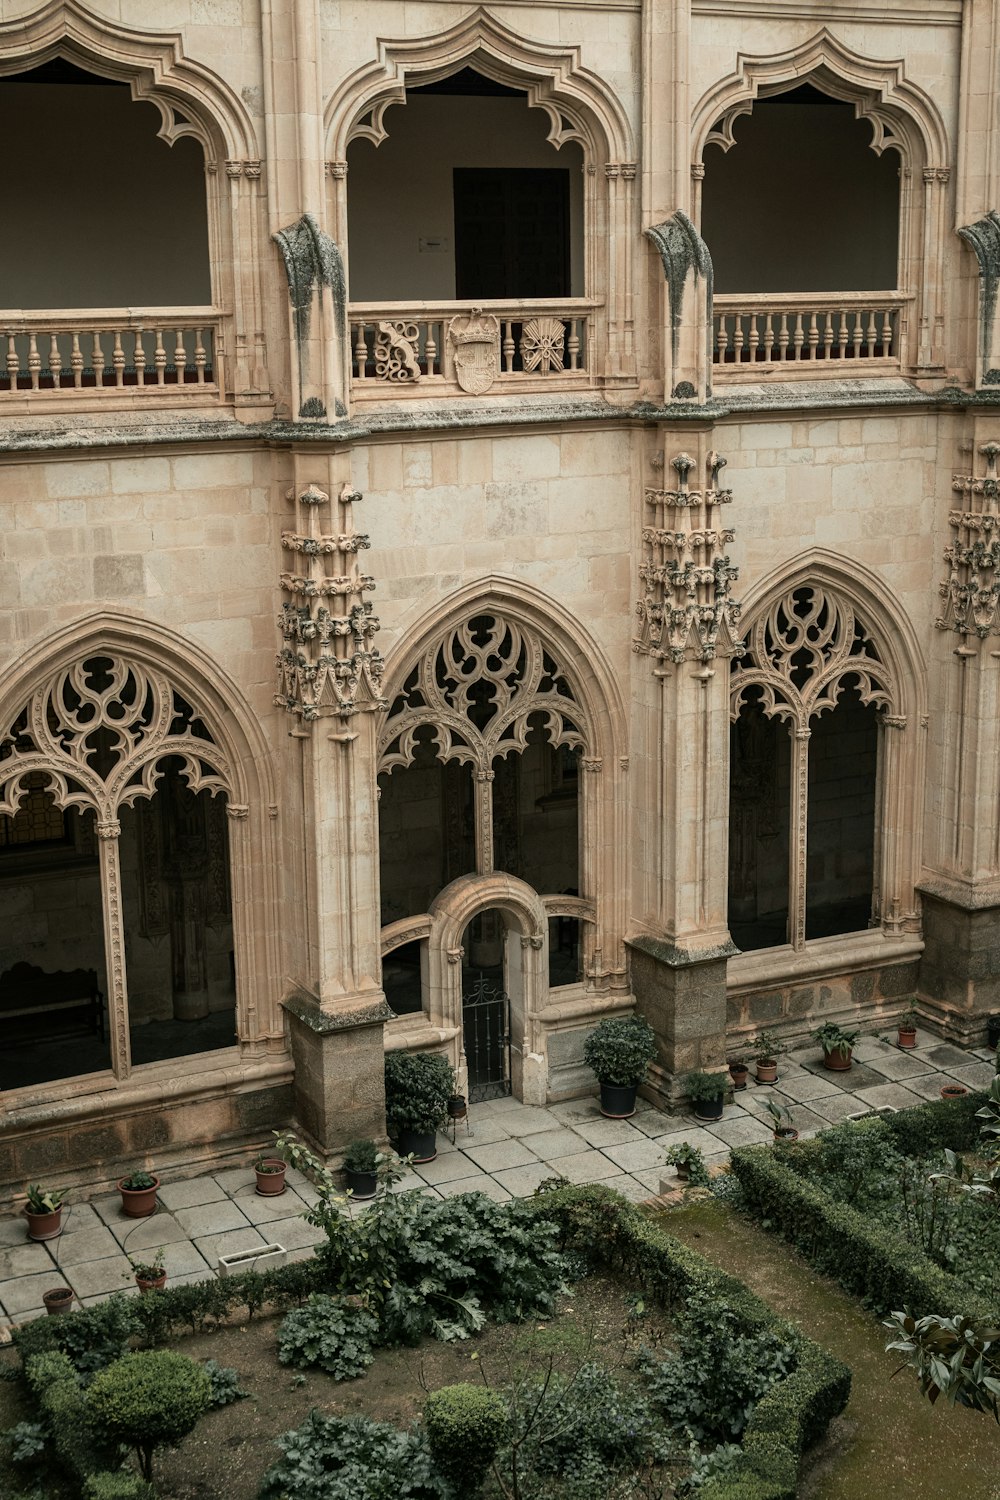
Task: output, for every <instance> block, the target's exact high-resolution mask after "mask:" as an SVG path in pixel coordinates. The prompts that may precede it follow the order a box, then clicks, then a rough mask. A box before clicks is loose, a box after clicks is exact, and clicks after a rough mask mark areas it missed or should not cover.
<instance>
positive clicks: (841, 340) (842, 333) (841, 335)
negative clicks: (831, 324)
mask: <svg viewBox="0 0 1000 1500" xmlns="http://www.w3.org/2000/svg"><path fill="white" fill-rule="evenodd" d="M849 337H850V334H849V333H848V331H847V313H846V311H845V309H844V308H841V309H840V329H839V332H838V333H837V347H838V348H839V350H840V357H841V359H846V358H847V340H848V339H849Z"/></svg>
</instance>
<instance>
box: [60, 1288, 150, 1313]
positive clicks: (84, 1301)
mask: <svg viewBox="0 0 1000 1500" xmlns="http://www.w3.org/2000/svg"><path fill="white" fill-rule="evenodd" d="M117 1295H118V1296H120V1297H141V1296H142V1293H141V1292H140V1290H139V1288H138V1287H137V1286H136V1284H135V1282H133V1283H132V1285H131V1286H123V1287H122V1289H121V1291H120V1292H119V1293H118V1294H117ZM107 1300H108V1298H107V1294H106V1293H105V1292H98V1293H97V1295H96V1296H93V1297H78V1298H77V1299H76V1302H74V1303H73V1307H74V1310H75V1309H76V1308H77V1307H96V1306H97V1304H98V1303H99V1302H107Z"/></svg>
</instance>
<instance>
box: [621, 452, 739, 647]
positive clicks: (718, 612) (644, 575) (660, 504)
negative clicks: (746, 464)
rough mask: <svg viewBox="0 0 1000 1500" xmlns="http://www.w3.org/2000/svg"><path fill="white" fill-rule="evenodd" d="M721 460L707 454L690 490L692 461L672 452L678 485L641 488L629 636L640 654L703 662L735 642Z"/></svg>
mask: <svg viewBox="0 0 1000 1500" xmlns="http://www.w3.org/2000/svg"><path fill="white" fill-rule="evenodd" d="M725 463H726V460H725V459H724V458H720V456H719V455H718V454H717V453H710V454H709V455H708V460H707V464H706V471H707V472H706V479H707V483H706V485H705V487H704V488H703V489H690V488H689V487H688V477H689V475H690V473H691V470H692V469H693V468H694V467H695V461H694V459H693V458H691V457H690V456H689V455H688V454H687V453H678V454H677V456H676V457H675V458H674V459H672V460H671V467H672V468H673V469H674V470H675V471H676V474H677V488H676V489H673V490H659V489H647V490H646V505H647V506H648V507H649V511H650V513H651V516H650V524H649V525H647V526H644V527H643V529H642V543H643V561H642V563H641V565H640V567H639V577H640V578H641V579H642V582H643V585H644V593H643V597H642V598H641V599H640V600H639V603H638V605H637V606H636V614H637V615H638V617H639V634H638V636H637V637H636V639H635V640H634V641H633V649H634V650H635V651H637V652H640V653H641V654H643V655H648V656H652V657H653V658H654V659H656V660H659V661H664V660H666V661H671V662H676V663H679V662H683V661H691V660H695V661H703V662H708V661H712V660H713V659H714V658H715V657H716V656H718V655H723V654H724V655H739V653H740V651H741V649H742V648H741V646H740V643H739V641H738V640H737V639H736V636H735V629H736V624H737V621H738V619H739V614H740V606H739V604H737V603H736V601H735V600H734V599H733V598H732V586H733V583H734V582H735V580H736V578H737V577H738V576H739V569H738V568H735V567H733V565H732V564H731V563H730V561H729V556H728V553H726V552H725V550H724V549H725V547H726V545H727V544H728V543H729V542H731V541H732V540H733V536H734V533H733V532H732V531H731V530H729V529H728V528H724V527H722V526H720V524H719V521H720V519H721V518H720V515H719V508H720V507H721V506H723V505H728V504H729V503H730V501H731V500H732V498H733V492H732V490H727V489H722V488H721V487H720V484H719V477H720V474H721V472H722V469H723V467H724V465H725Z"/></svg>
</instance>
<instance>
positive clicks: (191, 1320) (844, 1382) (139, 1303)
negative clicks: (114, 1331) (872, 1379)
mask: <svg viewBox="0 0 1000 1500" xmlns="http://www.w3.org/2000/svg"><path fill="white" fill-rule="evenodd" d="M523 1208H524V1210H526V1211H527V1212H528V1213H530V1214H531V1215H532V1216H536V1217H538V1218H545V1219H549V1220H555V1221H556V1222H557V1223H558V1224H559V1226H560V1228H561V1229H562V1232H563V1242H564V1248H572V1249H574V1250H576V1251H577V1252H579V1253H581V1254H583V1255H584V1256H585V1257H586V1258H587V1259H588V1260H589V1261H590V1262H591V1263H592V1264H594V1265H595V1266H600V1267H602V1268H605V1267H606V1268H610V1269H615V1270H618V1271H620V1272H621V1273H622V1274H624V1275H626V1276H628V1277H629V1278H630V1279H631V1280H633V1282H634V1283H635V1284H637V1285H638V1286H640V1287H641V1288H642V1289H643V1290H644V1291H645V1292H646V1293H647V1295H649V1296H650V1297H652V1298H654V1299H655V1300H656V1301H657V1302H658V1303H660V1304H661V1305H662V1306H664V1307H666V1308H668V1309H669V1308H674V1307H677V1306H679V1305H681V1304H683V1303H684V1302H685V1301H686V1299H687V1298H688V1297H689V1296H690V1295H692V1293H694V1292H696V1291H697V1292H703V1293H706V1294H708V1295H710V1296H712V1297H715V1298H719V1299H721V1300H724V1301H725V1302H726V1303H728V1304H729V1306H730V1307H732V1308H733V1310H734V1312H735V1313H736V1314H737V1316H738V1317H739V1318H740V1320H741V1321H742V1322H743V1324H744V1326H745V1328H746V1331H747V1332H748V1333H749V1334H753V1333H760V1332H763V1331H765V1330H767V1331H768V1332H775V1333H777V1334H778V1335H779V1336H781V1337H784V1338H791V1337H793V1336H794V1337H795V1339H796V1340H797V1341H798V1342H799V1345H800V1349H799V1357H798V1365H797V1368H796V1369H795V1371H794V1372H793V1373H792V1374H791V1375H789V1376H787V1377H786V1378H785V1379H784V1380H782V1381H780V1382H779V1383H778V1384H777V1385H776V1386H774V1388H773V1389H772V1390H771V1391H769V1392H768V1394H767V1395H766V1396H765V1397H764V1398H763V1400H761V1401H760V1402H758V1404H757V1407H756V1409H755V1410H754V1413H753V1415H752V1416H751V1418H750V1421H749V1423H748V1425H747V1428H746V1431H745V1433H744V1436H743V1450H744V1451H743V1455H742V1459H741V1462H740V1464H739V1466H738V1468H737V1470H736V1472H735V1474H733V1475H731V1476H730V1477H729V1478H727V1479H725V1480H715V1481H711V1482H709V1483H707V1484H705V1485H703V1486H702V1488H701V1490H700V1491H699V1500H795V1496H796V1492H797V1483H798V1471H799V1464H800V1460H801V1457H802V1454H803V1452H804V1451H805V1449H806V1448H807V1447H809V1446H810V1444H812V1443H813V1442H815V1441H816V1440H817V1438H819V1437H820V1436H822V1434H823V1433H824V1432H825V1431H826V1428H827V1427H828V1425H829V1423H830V1421H831V1420H832V1419H833V1417H835V1416H836V1415H837V1414H838V1413H839V1412H840V1411H842V1410H843V1408H844V1406H845V1405H846V1403H847V1398H848V1396H849V1394H850V1389H851V1371H850V1369H849V1368H848V1367H847V1365H845V1364H843V1363H842V1362H841V1361H840V1360H838V1359H835V1358H834V1357H833V1355H831V1354H829V1353H827V1351H826V1350H825V1349H822V1348H821V1347H820V1346H819V1345H818V1344H815V1343H813V1342H812V1341H811V1340H809V1339H806V1338H804V1337H803V1335H802V1334H801V1333H800V1331H799V1330H798V1329H797V1328H795V1327H794V1325H793V1324H791V1323H789V1322H787V1321H786V1320H785V1319H783V1318H779V1317H778V1316H777V1314H776V1313H774V1312H773V1311H772V1309H771V1308H769V1307H768V1306H767V1304H766V1303H765V1302H763V1301H761V1299H760V1298H759V1297H757V1296H755V1294H754V1293H753V1292H751V1291H750V1289H749V1288H748V1287H747V1286H745V1285H744V1283H743V1282H741V1281H738V1280H737V1279H736V1278H735V1277H733V1276H729V1275H727V1274H726V1273H725V1272H723V1271H719V1270H717V1269H716V1268H715V1267H714V1266H711V1265H710V1264H709V1263H708V1261H706V1260H704V1259H703V1257H702V1256H700V1255H698V1254H697V1252H696V1251H694V1250H691V1249H689V1248H688V1247H687V1246H686V1245H683V1244H682V1243H681V1242H680V1241H679V1240H677V1239H675V1238H674V1237H673V1236H672V1235H669V1234H667V1233H666V1231H665V1230H663V1229H662V1228H660V1226H659V1225H658V1224H657V1223H656V1222H655V1221H654V1220H653V1219H652V1218H651V1217H650V1216H649V1215H648V1214H645V1213H642V1212H640V1211H639V1210H638V1209H637V1208H636V1207H635V1206H634V1205H633V1204H631V1203H629V1202H627V1201H626V1200H625V1199H624V1198H622V1197H620V1196H619V1194H617V1193H615V1192H614V1191H612V1190H611V1189H609V1188H602V1187H600V1186H591V1187H578V1188H574V1187H565V1188H557V1189H555V1190H554V1191H552V1192H547V1193H543V1194H540V1195H539V1196H538V1197H536V1198H533V1199H528V1200H526V1201H524V1202H523ZM328 1276H329V1272H328V1270H327V1268H326V1267H325V1266H324V1265H323V1263H322V1261H320V1260H318V1259H316V1260H309V1261H298V1262H295V1263H294V1264H292V1265H290V1266H282V1267H279V1268H277V1269H276V1270H271V1271H263V1272H255V1271H247V1272H244V1273H242V1274H241V1275H239V1276H231V1277H224V1278H219V1279H216V1280H214V1281H204V1282H195V1283H192V1284H191V1285H188V1286H182V1287H174V1288H165V1289H164V1290H163V1291H159V1292H150V1293H148V1294H147V1295H146V1296H144V1297H129V1298H126V1297H123V1296H117V1297H114V1298H110V1299H108V1301H107V1302H104V1303H99V1304H97V1305H96V1306H94V1307H91V1308H83V1309H81V1310H80V1311H78V1312H75V1313H67V1314H64V1315H63V1316H62V1317H59V1318H47V1317H42V1318H36V1319H35V1320H34V1321H33V1322H31V1323H23V1324H21V1325H19V1326H18V1327H17V1328H16V1329H15V1330H14V1343H15V1346H16V1348H17V1350H18V1353H19V1355H20V1357H21V1360H22V1363H23V1364H25V1365H27V1363H28V1361H29V1360H30V1359H32V1358H33V1357H36V1356H38V1355H40V1354H46V1353H52V1352H58V1353H62V1352H64V1351H65V1350H66V1348H67V1346H69V1347H70V1348H74V1347H75V1348H78V1349H79V1348H87V1347H88V1346H92V1345H93V1343H94V1342H95V1340H98V1339H99V1338H100V1336H101V1328H102V1310H104V1309H109V1308H112V1307H114V1308H115V1314H114V1315H115V1316H118V1317H124V1315H125V1311H126V1310H127V1314H128V1322H129V1325H130V1330H131V1335H132V1336H133V1337H136V1338H139V1339H142V1340H144V1341H145V1342H147V1343H149V1344H157V1343H161V1342H163V1341H165V1340H166V1339H168V1338H171V1337H175V1336H178V1335H181V1334H184V1333H188V1332H199V1331H200V1330H201V1329H203V1328H204V1327H206V1326H208V1325H209V1324H210V1323H211V1322H212V1321H216V1322H222V1321H224V1320H225V1319H226V1318H227V1317H229V1316H231V1315H232V1314H233V1313H234V1312H235V1311H237V1310H238V1309H239V1310H240V1311H241V1312H242V1310H243V1309H246V1313H247V1315H248V1316H249V1317H250V1318H252V1317H253V1316H254V1315H255V1314H256V1313H259V1312H261V1311H264V1310H265V1309H272V1310H280V1309H282V1308H285V1307H288V1306H292V1305H296V1304H298V1303H300V1302H303V1301H304V1300H305V1298H306V1297H307V1296H308V1295H309V1293H310V1292H314V1291H322V1290H323V1289H324V1288H326V1287H327V1282H328ZM108 1316H109V1314H108V1313H107V1312H105V1313H104V1318H105V1319H107V1318H108Z"/></svg>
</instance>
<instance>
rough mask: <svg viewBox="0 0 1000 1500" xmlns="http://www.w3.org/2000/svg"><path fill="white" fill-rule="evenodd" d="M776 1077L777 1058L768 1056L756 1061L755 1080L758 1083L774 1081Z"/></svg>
mask: <svg viewBox="0 0 1000 1500" xmlns="http://www.w3.org/2000/svg"><path fill="white" fill-rule="evenodd" d="M777 1077H778V1064H777V1060H776V1059H774V1058H768V1059H767V1060H766V1061H765V1060H763V1059H761V1060H760V1061H759V1062H758V1063H757V1082H758V1083H774V1082H775V1080H776V1079H777Z"/></svg>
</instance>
